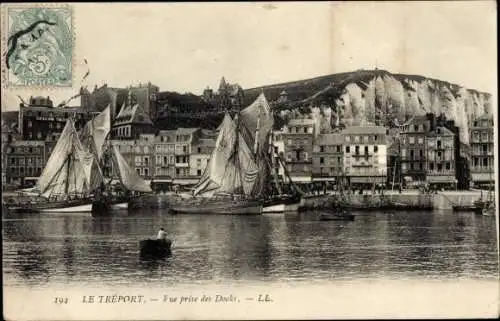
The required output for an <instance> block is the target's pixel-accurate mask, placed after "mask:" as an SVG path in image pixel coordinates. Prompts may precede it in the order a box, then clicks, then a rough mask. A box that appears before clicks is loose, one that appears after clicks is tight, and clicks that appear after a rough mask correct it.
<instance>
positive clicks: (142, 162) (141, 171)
mask: <svg viewBox="0 0 500 321" xmlns="http://www.w3.org/2000/svg"><path fill="white" fill-rule="evenodd" d="M154 140H155V137H154V135H153V134H141V135H139V138H138V139H135V140H113V141H112V142H111V144H112V145H113V146H117V147H118V151H119V152H120V154H121V155H122V156H123V158H124V159H125V161H126V162H127V164H128V165H129V166H130V167H131V168H134V169H135V171H136V172H137V174H138V175H139V176H141V177H142V178H144V179H146V180H151V179H152V178H153V176H154V171H153V169H154V162H153V156H154V146H155V144H154ZM106 167H107V169H106V172H109V170H111V171H112V173H113V177H115V178H117V177H118V176H117V175H118V172H117V171H116V170H115V169H114V168H112V165H111V167H110V165H109V159H108V161H107V164H106Z"/></svg>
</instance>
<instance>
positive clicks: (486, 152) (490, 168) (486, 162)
mask: <svg viewBox="0 0 500 321" xmlns="http://www.w3.org/2000/svg"><path fill="white" fill-rule="evenodd" d="M493 126H494V123H493V117H491V116H482V117H479V118H477V119H476V120H475V121H474V122H473V125H472V127H471V128H470V138H469V142H470V162H471V164H470V172H471V179H472V182H473V183H474V185H477V186H481V185H483V186H484V185H489V184H494V183H495V159H494V152H495V140H494V134H493Z"/></svg>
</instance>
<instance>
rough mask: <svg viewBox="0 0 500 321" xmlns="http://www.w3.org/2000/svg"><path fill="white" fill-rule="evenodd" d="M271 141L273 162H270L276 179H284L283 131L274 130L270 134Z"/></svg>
mask: <svg viewBox="0 0 500 321" xmlns="http://www.w3.org/2000/svg"><path fill="white" fill-rule="evenodd" d="M271 140H272V142H271V143H272V145H273V147H272V148H273V157H274V160H271V161H273V164H274V168H275V171H276V173H278V177H279V178H280V179H284V177H285V168H284V167H283V164H285V142H284V141H283V130H274V131H273V132H272V137H271Z"/></svg>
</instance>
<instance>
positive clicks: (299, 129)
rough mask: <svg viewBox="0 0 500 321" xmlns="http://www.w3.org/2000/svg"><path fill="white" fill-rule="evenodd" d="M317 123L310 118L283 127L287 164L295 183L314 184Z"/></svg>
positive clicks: (300, 119)
mask: <svg viewBox="0 0 500 321" xmlns="http://www.w3.org/2000/svg"><path fill="white" fill-rule="evenodd" d="M314 131H315V123H314V120H313V119H310V118H297V119H291V120H290V121H289V122H288V125H285V126H284V127H283V133H282V138H283V141H284V149H285V150H284V152H285V163H286V167H287V171H288V173H289V175H290V176H291V179H292V180H293V181H295V182H304V183H309V182H312V153H313V143H314V134H315V132H314Z"/></svg>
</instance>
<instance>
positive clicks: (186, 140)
mask: <svg viewBox="0 0 500 321" xmlns="http://www.w3.org/2000/svg"><path fill="white" fill-rule="evenodd" d="M200 134H201V129H200V128H178V129H177V131H176V133H175V173H174V183H175V184H183V185H186V184H194V183H196V182H197V181H198V180H197V179H196V177H192V176H191V172H190V169H189V165H190V164H189V158H190V155H191V152H192V150H191V147H192V143H193V142H194V141H195V140H196V139H197V138H199V137H200Z"/></svg>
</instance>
